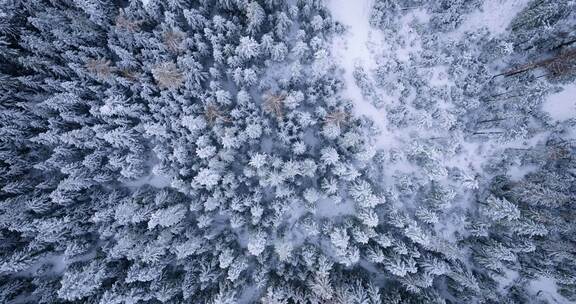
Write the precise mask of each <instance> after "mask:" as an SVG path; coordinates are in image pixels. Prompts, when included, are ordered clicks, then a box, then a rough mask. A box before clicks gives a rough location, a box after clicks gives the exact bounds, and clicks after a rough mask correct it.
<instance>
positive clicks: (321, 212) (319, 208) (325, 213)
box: [316, 199, 354, 217]
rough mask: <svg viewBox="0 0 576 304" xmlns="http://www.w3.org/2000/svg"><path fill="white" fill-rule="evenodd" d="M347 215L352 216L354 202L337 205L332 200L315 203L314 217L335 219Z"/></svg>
mask: <svg viewBox="0 0 576 304" xmlns="http://www.w3.org/2000/svg"><path fill="white" fill-rule="evenodd" d="M349 214H354V202H352V201H344V202H339V203H337V202H336V201H335V200H333V199H321V200H319V201H318V202H317V203H316V215H318V216H321V217H336V216H339V215H349Z"/></svg>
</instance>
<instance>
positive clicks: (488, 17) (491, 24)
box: [456, 0, 530, 35]
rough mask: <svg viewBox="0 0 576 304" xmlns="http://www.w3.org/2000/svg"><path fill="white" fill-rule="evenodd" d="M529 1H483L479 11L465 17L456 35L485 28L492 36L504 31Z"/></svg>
mask: <svg viewBox="0 0 576 304" xmlns="http://www.w3.org/2000/svg"><path fill="white" fill-rule="evenodd" d="M529 2H530V0H485V1H484V4H483V5H482V7H481V8H480V10H477V11H474V12H472V13H471V14H470V15H468V16H466V18H465V21H464V22H463V23H462V25H460V26H459V27H458V29H457V30H456V31H457V33H458V34H463V33H464V32H467V31H475V30H478V29H481V28H484V27H485V28H487V29H488V30H489V31H490V32H491V33H492V34H493V35H498V34H502V33H504V32H505V31H506V29H507V27H508V25H509V24H510V22H511V21H512V19H513V18H514V17H515V16H516V14H518V13H519V12H520V11H522V10H523V9H524V8H525V7H526V6H527V5H528V3H529Z"/></svg>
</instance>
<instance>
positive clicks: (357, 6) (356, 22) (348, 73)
mask: <svg viewBox="0 0 576 304" xmlns="http://www.w3.org/2000/svg"><path fill="white" fill-rule="evenodd" d="M372 3H373V1H372V0H358V1H350V0H329V1H328V8H329V9H330V11H331V13H332V16H333V17H334V18H335V20H336V21H338V22H340V23H342V24H343V25H344V26H345V27H346V28H347V31H346V33H345V34H344V35H342V36H340V37H337V38H335V39H334V41H333V45H332V50H333V55H334V56H335V57H336V60H338V64H339V65H340V66H341V67H342V68H343V69H344V83H345V88H344V92H343V95H344V97H345V98H349V99H351V100H352V102H353V103H354V111H355V113H356V114H357V115H365V116H367V117H369V118H370V119H372V120H373V121H374V123H375V125H376V126H377V127H378V128H379V129H380V130H381V131H382V133H381V134H380V136H379V137H378V138H377V139H376V142H377V145H378V146H389V145H391V144H392V143H393V141H394V138H393V135H392V134H390V133H389V132H388V131H387V130H388V128H387V123H386V116H385V115H384V113H382V112H381V111H379V110H378V109H377V108H376V107H374V105H372V103H370V101H369V100H367V99H366V98H364V96H363V95H362V91H361V90H360V88H359V87H358V85H357V84H356V82H355V80H354V76H353V73H354V69H355V67H356V66H360V67H363V68H364V70H366V71H369V70H371V69H372V68H375V67H376V64H375V62H374V60H373V57H372V54H371V51H370V48H371V46H373V44H377V42H375V41H376V40H375V39H374V37H375V36H378V34H379V33H378V31H377V30H376V29H373V28H371V26H370V23H369V19H370V10H371V8H372Z"/></svg>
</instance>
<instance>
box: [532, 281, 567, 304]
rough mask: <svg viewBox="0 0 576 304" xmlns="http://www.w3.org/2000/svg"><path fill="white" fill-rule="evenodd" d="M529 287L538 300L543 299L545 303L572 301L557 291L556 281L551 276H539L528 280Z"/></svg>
mask: <svg viewBox="0 0 576 304" xmlns="http://www.w3.org/2000/svg"><path fill="white" fill-rule="evenodd" d="M529 289H530V290H531V291H532V295H533V296H536V298H537V299H538V300H544V301H546V302H547V303H562V304H563V303H566V304H568V303H572V302H570V301H569V300H568V299H566V298H565V297H563V296H562V295H560V294H559V293H558V288H557V287H556V282H555V281H554V279H551V278H546V277H540V278H538V279H535V280H533V281H531V282H530V288H529Z"/></svg>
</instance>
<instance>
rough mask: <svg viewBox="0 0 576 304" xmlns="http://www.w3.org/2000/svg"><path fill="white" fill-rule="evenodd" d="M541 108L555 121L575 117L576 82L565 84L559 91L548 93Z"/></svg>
mask: <svg viewBox="0 0 576 304" xmlns="http://www.w3.org/2000/svg"><path fill="white" fill-rule="evenodd" d="M542 109H543V110H544V111H545V112H548V114H550V116H551V117H552V119H554V120H557V121H563V120H567V119H571V118H575V119H576V83H572V84H570V85H567V86H566V87H564V90H562V91H561V92H559V93H556V94H552V95H550V96H549V97H548V99H547V100H546V102H544V104H543V105H542Z"/></svg>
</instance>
